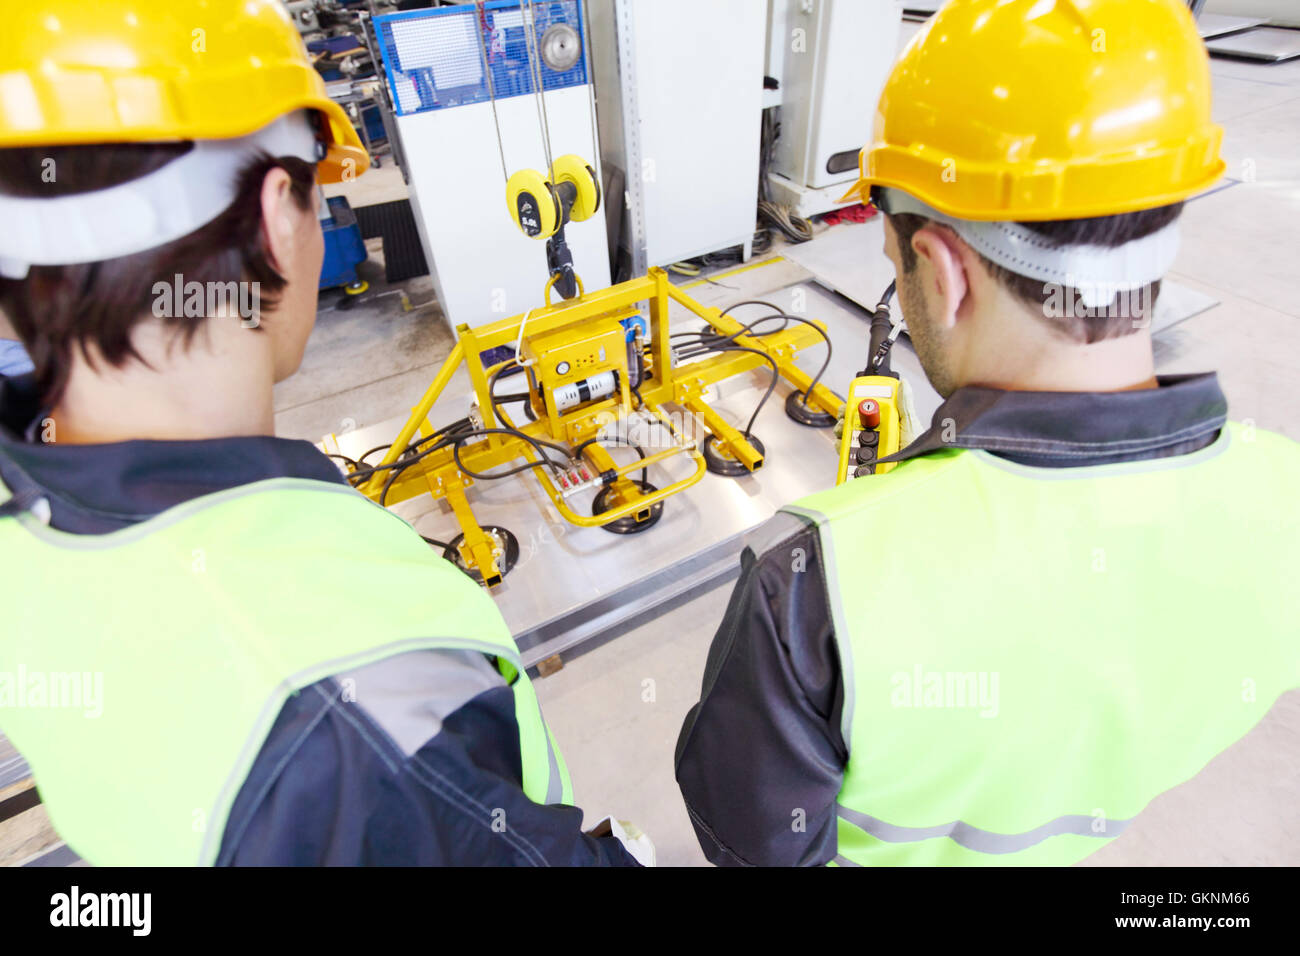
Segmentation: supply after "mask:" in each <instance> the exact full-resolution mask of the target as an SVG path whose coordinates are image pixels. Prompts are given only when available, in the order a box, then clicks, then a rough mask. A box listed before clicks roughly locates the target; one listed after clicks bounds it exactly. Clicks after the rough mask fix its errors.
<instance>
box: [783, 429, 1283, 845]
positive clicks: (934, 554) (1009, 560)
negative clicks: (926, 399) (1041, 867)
mask: <svg viewBox="0 0 1300 956" xmlns="http://www.w3.org/2000/svg"><path fill="white" fill-rule="evenodd" d="M1297 487H1300V447H1298V446H1297V445H1295V444H1294V443H1293V442H1291V441H1289V440H1287V439H1285V438H1281V437H1280V436H1277V435H1272V434H1269V433H1266V432H1261V431H1258V430H1253V429H1252V430H1248V429H1244V428H1242V427H1240V426H1236V425H1231V424H1230V425H1229V426H1228V427H1227V428H1226V429H1225V430H1224V431H1223V432H1222V433H1221V434H1220V436H1219V438H1218V439H1217V440H1216V441H1215V442H1214V443H1213V444H1212V445H1210V446H1208V447H1207V448H1204V449H1202V450H1201V451H1199V452H1196V453H1194V454H1191V455H1184V456H1177V457H1174V458H1162V459H1154V460H1150V461H1143V462H1134V463H1124V464H1115V465H1101V466H1095V467H1082V468H1070V469H1044V468H1031V467H1026V466H1020V465H1016V464H1013V463H1010V462H1007V461H1006V460H1004V459H999V458H996V457H994V456H992V455H990V454H988V453H986V452H982V451H960V450H952V451H944V452H940V453H935V454H932V455H927V456H925V457H922V458H916V459H912V460H909V461H906V462H905V463H903V464H902V465H900V467H899V468H897V469H895V471H893V472H891V473H890V474H888V475H881V476H878V477H876V478H872V479H868V480H860V481H855V482H850V483H849V484H847V485H844V486H841V487H839V488H837V489H834V490H830V491H826V492H822V493H820V494H817V495H813V496H811V497H809V498H806V499H804V500H803V501H801V502H799V503H798V504H796V505H793V506H791V507H790V508H788V509H787V510H788V511H791V512H793V513H795V514H799V515H802V516H804V517H805V518H806V519H810V520H812V521H813V522H815V523H816V524H817V526H818V528H819V539H820V543H821V547H822V548H823V550H824V552H825V555H824V562H823V563H824V564H825V565H826V567H827V570H826V574H827V589H828V592H829V595H830V599H831V611H832V616H833V620H834V625H835V639H836V642H837V647H838V651H839V657H840V661H841V672H842V674H843V679H844V687H845V702H844V709H843V722H842V728H841V729H842V732H843V735H844V740H845V743H846V745H847V746H848V748H849V753H850V757H849V763H848V767H847V768H846V771H845V776H844V782H843V787H842V789H841V791H840V795H839V805H840V806H839V819H838V835H839V846H838V854H839V855H838V856H837V858H836V859H835V861H834V862H835V863H838V864H840V865H878V864H897V863H906V864H944V865H952V864H991V863H1004V864H1005V863H1010V864H1027V863H1046V864H1065V863H1073V862H1075V861H1077V860H1080V859H1082V858H1083V857H1085V856H1087V855H1089V854H1090V853H1092V852H1094V851H1096V850H1097V849H1100V847H1101V846H1102V845H1103V844H1104V843H1105V841H1107V840H1109V839H1111V838H1113V837H1115V836H1117V835H1118V834H1119V833H1120V832H1122V831H1123V829H1124V828H1125V827H1126V826H1127V825H1128V823H1129V822H1130V821H1131V820H1132V819H1133V818H1134V817H1136V816H1137V815H1138V814H1139V813H1140V812H1141V811H1142V809H1143V808H1144V807H1145V806H1146V805H1147V803H1148V802H1150V801H1151V800H1152V799H1153V798H1155V797H1156V796H1158V795H1159V794H1161V793H1163V792H1164V791H1166V790H1168V789H1170V788H1171V787H1174V786H1177V785H1178V784H1180V783H1182V782H1183V781H1185V780H1188V779H1190V778H1191V777H1193V776H1195V775H1196V774H1197V773H1198V772H1199V771H1200V769H1201V768H1202V767H1203V766H1204V765H1205V764H1206V763H1207V762H1208V761H1209V760H1211V759H1212V758H1214V757H1215V756H1216V755H1217V754H1219V753H1220V752H1221V751H1223V750H1224V749H1226V748H1227V747H1229V746H1230V745H1231V744H1233V743H1234V742H1236V741H1237V740H1238V739H1240V738H1241V737H1242V736H1243V735H1245V734H1246V733H1247V732H1248V731H1249V730H1250V729H1251V728H1252V727H1253V726H1254V725H1255V724H1256V723H1257V722H1258V721H1259V720H1260V719H1261V718H1262V717H1263V716H1264V714H1266V713H1267V712H1268V710H1269V709H1270V707H1271V706H1272V704H1273V702H1274V701H1275V700H1276V699H1277V697H1278V696H1279V695H1280V694H1281V693H1282V692H1284V691H1286V690H1288V689H1291V688H1293V687H1296V686H1300V632H1298V629H1297V625H1296V621H1297V620H1300V599H1298V597H1297V594H1298V593H1300V592H1298V591H1297V589H1296V588H1295V586H1294V581H1293V576H1294V573H1295V569H1296V568H1297V567H1300V505H1298V504H1297V495H1296V490H1295V489H1296V488H1297Z"/></svg>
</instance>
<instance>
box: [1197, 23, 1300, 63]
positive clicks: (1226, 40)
mask: <svg viewBox="0 0 1300 956" xmlns="http://www.w3.org/2000/svg"><path fill="white" fill-rule="evenodd" d="M1205 46H1206V47H1207V48H1208V49H1209V51H1210V52H1211V53H1217V54H1218V55H1220V56H1240V57H1246V58H1248V59H1251V60H1265V61H1267V62H1270V63H1277V62H1279V61H1281V60H1290V59H1294V58H1295V57H1297V56H1300V30H1283V29H1281V28H1280V27H1260V28H1258V29H1255V30H1248V31H1246V32H1245V33H1234V34H1232V35H1231V36H1226V37H1220V38H1219V39H1217V40H1210V41H1209V42H1207V43H1206V44H1205Z"/></svg>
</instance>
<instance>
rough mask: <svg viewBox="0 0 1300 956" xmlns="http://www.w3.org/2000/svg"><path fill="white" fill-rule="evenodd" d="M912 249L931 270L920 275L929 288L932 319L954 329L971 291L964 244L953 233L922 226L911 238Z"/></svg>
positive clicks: (921, 271)
mask: <svg viewBox="0 0 1300 956" xmlns="http://www.w3.org/2000/svg"><path fill="white" fill-rule="evenodd" d="M912 248H913V249H914V250H915V251H916V254H917V256H918V257H920V258H921V259H922V260H924V262H925V263H926V265H927V266H928V268H921V269H919V270H918V272H920V274H921V275H922V277H923V281H925V282H926V283H928V284H929V290H928V291H929V295H930V308H931V317H932V318H933V319H934V320H935V321H938V322H942V323H943V325H944V326H945V327H948V328H951V327H952V326H954V325H956V323H957V320H958V319H959V318H961V317H962V305H963V303H964V302H965V300H966V296H967V293H968V292H969V291H970V277H969V275H968V274H967V262H966V258H965V256H964V255H963V253H964V252H965V251H966V250H965V249H964V244H963V243H962V241H961V240H960V239H958V238H957V236H956V234H955V233H953V232H951V231H950V230H947V229H943V228H940V227H938V226H923V227H921V228H920V229H918V230H917V231H916V234H915V235H913V236H912Z"/></svg>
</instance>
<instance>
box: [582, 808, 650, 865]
mask: <svg viewBox="0 0 1300 956" xmlns="http://www.w3.org/2000/svg"><path fill="white" fill-rule="evenodd" d="M606 830H608V831H609V833H610V834H612V835H613V836H614V837H615V838H616V839H617V840H618V842H619V843H621V844H623V849H625V850H627V852H628V853H630V854H632V859H634V860H636V861H637V862H638V863H640V864H641V865H642V866H654V865H655V845H654V844H653V843H651V842H650V838H649V837H648V836H646V835H645V834H644V833H642V832H641V828H640V827H638V826H637V825H636V824H635V823H632V822H631V821H628V820H615V819H614V818H613V817H606V818H605V819H603V820H601V821H600V822H599V823H597V824H596V825H595V826H594V827H592V828H591V830H590V831H589V832H590V833H591V834H592V835H593V836H599V835H603V834H604V833H605V831H606Z"/></svg>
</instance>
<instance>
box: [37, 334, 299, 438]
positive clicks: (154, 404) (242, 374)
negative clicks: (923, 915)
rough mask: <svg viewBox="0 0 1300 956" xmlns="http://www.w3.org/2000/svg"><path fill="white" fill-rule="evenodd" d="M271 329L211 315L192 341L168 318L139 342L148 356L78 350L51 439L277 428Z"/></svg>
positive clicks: (54, 413)
mask: <svg viewBox="0 0 1300 956" xmlns="http://www.w3.org/2000/svg"><path fill="white" fill-rule="evenodd" d="M269 338H270V336H269V334H267V333H266V332H258V331H256V330H253V329H247V328H243V327H241V326H240V324H239V322H238V321H236V320H228V319H227V320H209V321H208V322H206V323H204V327H203V328H201V329H199V330H198V331H197V332H196V333H195V335H194V337H193V339H192V340H191V341H190V343H189V344H188V346H187V344H186V343H185V341H184V338H183V337H182V336H181V335H179V334H178V333H177V332H176V330H174V329H165V328H164V327H163V326H162V324H161V323H160V322H154V321H149V322H145V323H142V324H141V325H139V326H137V327H136V328H135V329H134V330H133V331H132V337H131V341H132V344H134V345H135V348H136V351H137V352H139V354H140V357H141V358H142V359H144V361H143V362H141V361H139V360H137V359H134V358H130V359H127V361H126V363H125V364H124V365H123V366H122V367H121V368H113V367H112V366H111V365H109V364H108V363H107V362H106V361H105V360H104V359H103V357H102V356H99V355H98V354H97V353H95V352H94V350H92V354H91V358H92V359H93V361H87V359H86V357H85V356H84V355H82V354H81V353H80V351H79V350H74V353H73V356H74V357H73V366H72V372H71V375H70V377H69V380H68V387H67V389H66V390H65V391H64V394H63V396H62V398H61V399H60V400H59V402H58V404H57V405H56V406H55V407H54V409H52V410H51V412H50V415H49V418H50V419H51V421H52V429H50V428H49V427H48V426H46V427H43V428H42V429H41V432H42V434H43V435H44V436H46V437H45V440H47V441H49V440H53V441H55V442H57V443H60V444H76V445H85V444H104V443H109V442H120V441H131V440H135V439H153V440H158V441H192V440H199V439H205V438H230V437H235V436H243V435H271V434H274V432H275V420H274V414H273V404H272V394H271V386H272V383H273V381H274V377H273V371H272V368H273V366H272V353H271V347H270V342H269Z"/></svg>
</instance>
